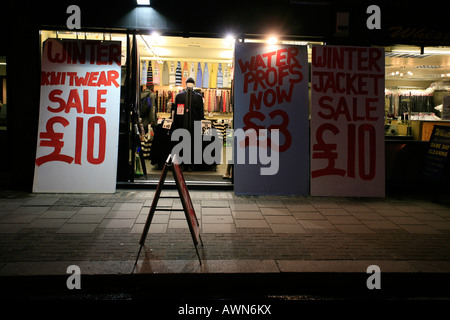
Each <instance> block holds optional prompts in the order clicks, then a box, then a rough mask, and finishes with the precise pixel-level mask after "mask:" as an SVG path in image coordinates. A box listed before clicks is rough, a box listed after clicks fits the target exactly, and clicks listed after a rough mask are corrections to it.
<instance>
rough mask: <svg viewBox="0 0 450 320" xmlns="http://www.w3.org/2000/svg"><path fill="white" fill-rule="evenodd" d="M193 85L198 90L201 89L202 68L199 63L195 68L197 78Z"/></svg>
mask: <svg viewBox="0 0 450 320" xmlns="http://www.w3.org/2000/svg"><path fill="white" fill-rule="evenodd" d="M195 84H196V85H197V87H199V88H201V87H202V66H201V64H200V62H199V63H198V67H197V78H196V80H195Z"/></svg>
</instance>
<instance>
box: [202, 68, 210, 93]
mask: <svg viewBox="0 0 450 320" xmlns="http://www.w3.org/2000/svg"><path fill="white" fill-rule="evenodd" d="M202 80H203V81H202V88H208V87H209V72H208V63H207V62H205V69H204V70H203V79H202Z"/></svg>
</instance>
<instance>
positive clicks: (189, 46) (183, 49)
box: [42, 31, 450, 82]
mask: <svg viewBox="0 0 450 320" xmlns="http://www.w3.org/2000/svg"><path fill="white" fill-rule="evenodd" d="M42 35H43V40H44V39H45V38H46V37H53V36H55V32H54V31H50V32H47V31H43V33H42ZM84 36H86V38H88V39H105V40H109V39H112V40H120V41H122V46H123V50H126V41H125V37H126V36H125V35H123V34H112V35H110V34H106V35H105V34H100V33H87V34H85V35H84ZM58 37H61V38H76V34H75V33H73V32H67V31H66V32H60V33H58ZM81 37H83V35H82V36H81ZM138 43H139V47H140V50H139V52H140V57H141V58H143V59H146V58H148V59H155V60H169V61H170V60H172V61H173V60H178V61H196V62H222V63H232V62H233V55H234V42H233V41H230V40H228V39H225V38H195V37H189V38H183V37H168V36H163V37H159V36H151V35H139V36H138ZM385 52H386V60H385V62H386V70H385V71H386V79H387V80H399V81H402V80H421V81H430V82H434V81H442V80H447V81H448V80H450V47H425V48H424V52H423V53H424V54H421V50H420V47H417V46H392V47H386V48H385Z"/></svg>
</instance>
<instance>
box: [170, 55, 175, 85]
mask: <svg viewBox="0 0 450 320" xmlns="http://www.w3.org/2000/svg"><path fill="white" fill-rule="evenodd" d="M169 85H171V86H174V85H175V64H174V63H173V61H172V62H171V63H170V71H169Z"/></svg>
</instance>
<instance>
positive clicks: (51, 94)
mask: <svg viewBox="0 0 450 320" xmlns="http://www.w3.org/2000/svg"><path fill="white" fill-rule="evenodd" d="M120 68H121V43H120V42H118V41H89V40H58V39H48V40H46V41H45V43H44V49H43V53H42V70H41V97H40V111H39V129H38V130H39V131H38V141H37V150H36V161H35V172H34V184H33V192H86V193H113V192H115V189H116V175H117V151H118V133H119V107H120V83H121V75H120V71H121V70H120Z"/></svg>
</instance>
